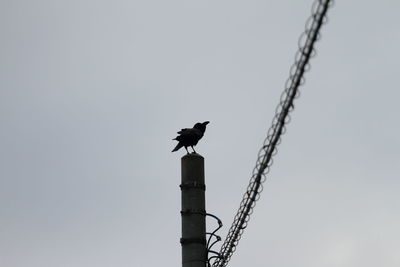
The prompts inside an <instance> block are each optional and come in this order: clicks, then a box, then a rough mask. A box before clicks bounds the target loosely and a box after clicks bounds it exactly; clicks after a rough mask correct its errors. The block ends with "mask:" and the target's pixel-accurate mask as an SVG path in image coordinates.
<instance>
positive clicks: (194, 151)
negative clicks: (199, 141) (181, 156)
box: [190, 146, 197, 154]
mask: <svg viewBox="0 0 400 267" xmlns="http://www.w3.org/2000/svg"><path fill="white" fill-rule="evenodd" d="M190 147H191V148H192V149H193V153H196V154H197V152H196V150H194V147H193V146H190Z"/></svg>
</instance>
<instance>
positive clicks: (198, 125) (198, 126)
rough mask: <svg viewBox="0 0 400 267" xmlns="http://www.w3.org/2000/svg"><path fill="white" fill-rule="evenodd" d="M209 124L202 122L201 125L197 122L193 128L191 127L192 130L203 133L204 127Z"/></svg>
mask: <svg viewBox="0 0 400 267" xmlns="http://www.w3.org/2000/svg"><path fill="white" fill-rule="evenodd" d="M209 123H210V122H209V121H205V122H203V123H201V122H198V123H196V124H195V125H194V126H193V128H195V129H199V130H200V131H202V132H203V133H204V132H205V131H206V126H207V124H209Z"/></svg>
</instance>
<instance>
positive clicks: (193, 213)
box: [180, 153, 207, 267]
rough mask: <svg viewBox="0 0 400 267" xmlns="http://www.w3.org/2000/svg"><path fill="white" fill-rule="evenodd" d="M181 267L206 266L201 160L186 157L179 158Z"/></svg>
mask: <svg viewBox="0 0 400 267" xmlns="http://www.w3.org/2000/svg"><path fill="white" fill-rule="evenodd" d="M181 164H182V166H181V172H182V183H181V185H180V187H181V196H182V210H181V217H182V238H181V245H182V267H205V266H206V257H207V251H206V250H207V249H206V215H205V214H206V210H205V206H206V205H205V190H206V186H205V184H204V158H203V157H202V156H201V155H199V154H195V153H193V154H187V155H185V156H183V157H182V159H181Z"/></svg>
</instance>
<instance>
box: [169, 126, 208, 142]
mask: <svg viewBox="0 0 400 267" xmlns="http://www.w3.org/2000/svg"><path fill="white" fill-rule="evenodd" d="M178 134H180V135H179V136H177V137H176V138H175V139H176V140H178V141H184V140H191V139H200V138H201V136H202V133H201V131H199V130H198V129H193V128H186V129H182V130H181V131H179V132H178Z"/></svg>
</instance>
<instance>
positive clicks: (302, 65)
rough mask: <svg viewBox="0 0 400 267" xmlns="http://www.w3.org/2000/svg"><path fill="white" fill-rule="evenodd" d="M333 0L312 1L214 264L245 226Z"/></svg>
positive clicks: (216, 265)
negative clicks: (268, 123) (271, 119)
mask: <svg viewBox="0 0 400 267" xmlns="http://www.w3.org/2000/svg"><path fill="white" fill-rule="evenodd" d="M332 2H333V1H332V0H316V1H315V2H314V3H313V5H312V9H311V10H312V11H311V12H312V14H311V16H310V17H309V19H308V20H307V22H306V27H305V31H304V32H303V33H302V35H301V36H300V38H299V49H298V51H297V52H296V56H295V62H294V64H293V65H292V67H291V68H290V76H289V78H288V80H287V81H286V84H285V90H284V92H283V93H282V95H281V98H280V102H279V104H278V106H277V108H276V113H275V116H274V118H273V121H272V126H271V127H270V129H269V131H268V134H267V137H266V138H265V140H264V143H263V146H262V147H261V149H260V151H259V153H258V158H257V161H256V166H255V167H254V169H253V174H252V177H251V179H250V182H249V185H248V187H247V190H246V193H245V194H244V196H243V199H242V201H241V203H240V207H239V209H238V212H237V214H236V216H235V218H234V221H233V223H232V226H231V228H230V229H229V232H228V235H227V237H226V239H225V241H224V243H223V245H222V247H221V250H220V252H219V255H220V256H219V257H218V258H216V259H215V261H214V262H213V265H212V266H213V267H225V266H226V265H227V264H228V262H229V260H230V259H231V257H232V254H233V253H234V252H235V250H236V247H237V245H238V243H239V240H240V238H241V236H242V234H243V231H244V229H245V228H246V227H247V223H248V221H249V220H250V215H251V214H252V212H253V209H254V207H255V205H256V201H257V200H258V199H259V198H260V193H261V191H262V190H263V186H262V184H263V183H264V182H265V180H266V174H267V173H268V172H269V169H270V167H271V165H272V162H273V160H272V157H273V156H274V155H275V154H276V153H277V146H278V145H279V143H280V142H281V136H282V134H284V133H285V131H286V128H285V125H286V124H287V123H288V122H289V121H290V116H289V113H290V112H291V111H292V110H293V109H294V104H293V102H294V99H295V98H297V97H298V96H299V91H298V88H299V86H300V85H302V84H304V81H305V80H304V77H303V76H304V73H305V72H306V71H308V70H309V69H310V65H309V64H308V62H309V60H310V58H311V57H313V56H315V54H316V53H315V50H314V44H315V42H316V41H317V40H318V39H319V37H320V35H319V31H320V28H321V26H322V24H324V23H325V22H326V20H327V18H326V13H327V10H328V8H329V7H330V6H331V4H332Z"/></svg>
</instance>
